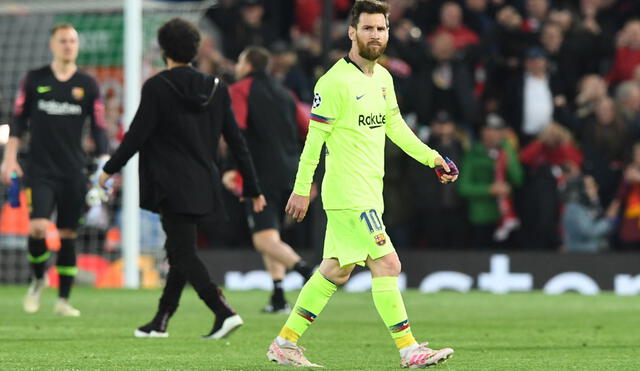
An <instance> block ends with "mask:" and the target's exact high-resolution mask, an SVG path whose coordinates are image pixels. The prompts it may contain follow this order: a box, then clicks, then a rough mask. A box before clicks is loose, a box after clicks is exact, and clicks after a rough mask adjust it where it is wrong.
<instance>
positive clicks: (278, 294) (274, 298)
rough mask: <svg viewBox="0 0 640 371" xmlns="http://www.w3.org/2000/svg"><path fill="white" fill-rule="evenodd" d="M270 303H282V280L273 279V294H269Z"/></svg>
mask: <svg viewBox="0 0 640 371" xmlns="http://www.w3.org/2000/svg"><path fill="white" fill-rule="evenodd" d="M271 304H276V305H282V304H284V290H282V280H273V294H272V295H271Z"/></svg>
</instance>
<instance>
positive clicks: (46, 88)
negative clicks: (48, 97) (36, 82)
mask: <svg viewBox="0 0 640 371" xmlns="http://www.w3.org/2000/svg"><path fill="white" fill-rule="evenodd" d="M36 91H37V92H38V93H40V94H42V93H46V92H48V91H51V86H38V87H37V88H36Z"/></svg>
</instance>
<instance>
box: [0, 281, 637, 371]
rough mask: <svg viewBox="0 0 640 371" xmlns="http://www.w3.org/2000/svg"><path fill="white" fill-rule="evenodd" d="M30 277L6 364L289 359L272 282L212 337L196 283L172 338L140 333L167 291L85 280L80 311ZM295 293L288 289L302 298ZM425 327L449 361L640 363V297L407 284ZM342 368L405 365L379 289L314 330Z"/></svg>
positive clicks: (5, 335) (461, 364) (107, 365)
mask: <svg viewBox="0 0 640 371" xmlns="http://www.w3.org/2000/svg"><path fill="white" fill-rule="evenodd" d="M25 291H26V287H18V286H0V370H29V369H32V370H50V369H51V370H286V369H288V368H287V367H282V366H276V365H275V364H270V363H268V361H267V359H266V357H265V352H266V349H267V347H268V345H269V343H270V342H271V340H272V339H273V337H274V336H275V335H276V334H277V332H278V330H279V329H280V327H281V326H282V324H283V323H284V321H285V318H286V317H285V316H282V315H265V314H260V313H259V309H260V308H261V307H262V305H263V304H265V302H266V300H267V296H268V293H266V292H257V291H252V292H228V293H227V298H228V299H229V301H230V302H231V303H232V304H233V305H234V306H235V308H236V309H237V310H238V311H239V313H240V314H241V315H242V316H243V318H244V320H245V326H243V327H242V328H241V329H239V330H238V331H236V332H235V333H234V334H232V335H231V337H230V338H228V339H225V340H221V341H215V340H202V339H200V338H199V337H200V335H202V334H205V333H207V332H208V331H209V330H210V327H211V325H212V323H213V320H212V316H211V315H210V314H209V312H208V309H206V308H205V306H204V305H203V304H202V303H201V302H200V301H199V300H198V298H197V296H196V295H195V293H194V291H193V290H192V289H190V288H189V289H187V290H186V291H185V293H184V295H183V300H182V304H181V307H180V309H179V310H178V312H177V314H176V315H175V316H174V317H173V319H172V321H171V323H170V326H169V333H170V334H171V336H170V337H169V338H168V339H135V338H133V330H134V329H135V328H136V327H137V326H139V325H141V324H143V323H145V322H146V321H147V320H148V319H150V318H151V316H152V315H153V311H154V309H155V306H156V303H157V300H158V297H159V291H156V290H97V289H89V288H83V287H80V288H76V289H74V295H73V303H74V305H76V306H77V307H78V309H80V310H81V311H82V317H80V318H61V317H57V316H55V315H53V314H52V313H51V309H52V306H53V302H54V300H55V292H54V291H53V290H51V289H49V290H48V291H47V292H46V293H45V296H44V298H43V306H42V308H41V310H40V312H39V313H37V314H32V315H28V314H25V313H23V312H22V309H21V300H22V296H23V294H24V292H25ZM294 296H295V293H288V297H289V299H290V300H293V299H294ZM404 298H405V302H406V303H407V310H408V312H409V318H410V320H411V325H412V328H413V332H414V335H415V336H416V338H417V339H418V340H419V341H424V340H425V339H428V340H429V341H430V342H431V344H432V345H433V346H434V347H445V346H451V347H453V348H454V349H455V354H454V356H453V358H452V359H451V360H449V362H447V363H445V364H443V365H441V366H438V367H437V368H436V369H442V370H640V350H639V347H640V297H638V296H635V297H617V296H614V295H611V294H604V295H600V296H594V297H588V296H579V295H574V294H567V295H561V296H546V295H543V294H541V293H527V294H509V295H503V296H499V295H492V294H487V293H481V292H473V293H470V294H457V293H439V294H429V295H427V294H421V293H419V292H416V291H408V292H406V293H404ZM300 343H301V345H303V346H305V347H306V348H307V352H306V354H307V356H308V358H309V359H310V360H311V361H312V362H316V363H319V364H322V365H324V366H325V367H326V368H327V369H331V370H394V369H398V368H399V364H398V362H399V359H398V355H397V352H396V350H395V348H394V346H393V343H392V341H391V339H390V337H389V335H388V334H387V332H386V330H385V327H384V325H383V324H382V321H381V320H380V318H379V317H378V315H377V313H376V311H375V308H374V306H373V302H372V300H371V295H370V294H369V293H358V294H353V293H345V292H338V293H336V295H335V296H334V297H333V298H332V300H331V302H329V305H328V306H327V308H326V309H325V311H324V312H323V313H322V314H321V315H320V316H319V317H318V320H317V321H316V322H315V323H314V325H313V326H312V327H311V328H310V329H309V331H308V332H307V333H306V334H305V335H304V336H303V338H302V340H301V342H300Z"/></svg>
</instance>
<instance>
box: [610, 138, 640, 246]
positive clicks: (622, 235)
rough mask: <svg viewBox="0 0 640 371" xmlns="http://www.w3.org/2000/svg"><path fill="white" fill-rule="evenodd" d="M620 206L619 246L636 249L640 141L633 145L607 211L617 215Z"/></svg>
mask: <svg viewBox="0 0 640 371" xmlns="http://www.w3.org/2000/svg"><path fill="white" fill-rule="evenodd" d="M620 208H622V212H621V213H620V214H621V215H620V216H621V222H620V231H619V239H620V247H622V248H623V249H637V248H638V246H639V244H640V142H636V143H635V144H634V145H633V156H632V157H631V163H630V164H629V165H627V167H626V168H625V171H624V176H623V178H622V181H621V182H620V187H619V189H618V194H617V195H616V199H615V200H614V201H613V202H612V203H611V206H610V208H609V212H608V213H609V214H611V215H617V214H618V211H619V210H620Z"/></svg>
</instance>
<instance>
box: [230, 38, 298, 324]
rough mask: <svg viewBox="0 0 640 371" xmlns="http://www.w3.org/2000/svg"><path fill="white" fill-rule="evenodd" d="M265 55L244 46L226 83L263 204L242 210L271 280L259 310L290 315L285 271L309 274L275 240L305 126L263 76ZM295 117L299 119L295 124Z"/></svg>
mask: <svg viewBox="0 0 640 371" xmlns="http://www.w3.org/2000/svg"><path fill="white" fill-rule="evenodd" d="M270 59H271V55H270V53H269V52H268V51H267V50H266V49H264V48H261V47H249V48H247V49H245V50H244V51H243V52H242V53H241V54H240V58H239V59H238V64H237V65H236V76H237V77H238V79H239V80H240V81H238V82H236V83H235V84H233V85H231V86H230V87H229V93H230V94H231V101H232V105H233V111H234V113H235V115H236V119H237V120H238V126H239V127H240V128H241V129H242V130H243V132H244V134H245V137H246V138H247V143H248V144H249V150H250V151H251V155H252V157H253V161H254V162H255V164H256V169H257V171H258V175H259V177H260V180H261V182H262V185H263V186H264V191H265V192H264V193H265V195H266V198H267V202H268V205H267V207H266V208H265V210H264V211H263V212H261V213H255V212H252V211H251V210H250V208H249V210H247V211H248V222H249V229H250V230H251V232H252V234H253V235H252V239H253V245H254V246H255V248H256V250H258V251H259V252H261V253H262V256H263V259H264V262H265V266H266V268H267V270H268V271H269V274H270V275H271V279H272V280H273V294H272V295H271V302H270V303H269V304H268V305H267V306H266V307H265V308H264V309H263V312H266V313H289V311H290V310H291V309H290V308H289V305H288V304H287V302H286V301H285V298H284V292H283V289H282V279H283V278H284V275H285V272H286V269H291V270H295V271H296V272H298V273H300V274H301V275H302V277H303V278H304V279H305V281H306V280H308V279H309V278H310V277H311V268H310V267H309V266H308V265H307V263H306V262H305V261H304V260H302V258H301V257H300V255H298V254H297V253H296V252H295V251H294V250H293V249H292V248H291V246H289V245H288V244H287V243H285V242H284V241H282V239H281V238H280V229H281V228H282V224H283V220H284V209H285V206H286V204H287V200H288V199H289V195H290V194H291V191H292V190H293V182H294V180H295V176H296V170H297V168H298V160H299V159H300V140H299V135H298V125H304V124H305V123H306V122H305V121H306V120H307V119H308V115H306V114H304V113H300V112H298V110H297V108H296V100H295V98H294V96H293V94H292V93H291V92H289V91H287V89H285V88H284V87H283V86H282V85H281V84H279V83H276V82H275V81H274V80H273V79H272V78H271V77H270V76H269V75H268V73H267V68H268V66H269V64H270ZM297 120H301V121H303V122H302V123H299V124H298V125H297V124H296V121H297ZM234 178H235V177H230V176H226V174H225V176H224V177H223V180H224V181H225V186H226V187H227V188H228V189H230V190H232V191H233V187H234V184H236V183H237V182H236V181H234V180H233V179H234Z"/></svg>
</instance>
